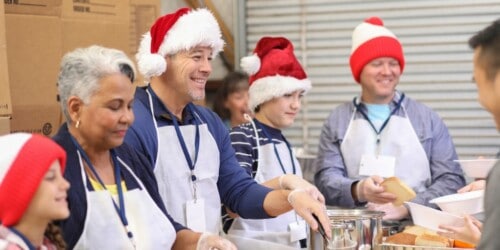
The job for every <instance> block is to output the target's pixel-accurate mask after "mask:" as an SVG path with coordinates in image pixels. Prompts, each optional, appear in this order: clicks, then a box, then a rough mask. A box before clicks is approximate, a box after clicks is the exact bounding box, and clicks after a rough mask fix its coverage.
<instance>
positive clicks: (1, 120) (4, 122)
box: [0, 116, 10, 135]
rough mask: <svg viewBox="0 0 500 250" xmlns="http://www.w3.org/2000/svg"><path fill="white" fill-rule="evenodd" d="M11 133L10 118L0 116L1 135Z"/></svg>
mask: <svg viewBox="0 0 500 250" xmlns="http://www.w3.org/2000/svg"><path fill="white" fill-rule="evenodd" d="M8 133H10V117H9V116H0V135H5V134H8Z"/></svg>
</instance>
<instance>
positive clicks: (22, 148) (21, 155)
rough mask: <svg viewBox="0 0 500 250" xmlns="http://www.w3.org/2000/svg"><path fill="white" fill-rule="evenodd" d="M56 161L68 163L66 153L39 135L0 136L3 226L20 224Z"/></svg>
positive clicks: (0, 214) (63, 164)
mask: <svg viewBox="0 0 500 250" xmlns="http://www.w3.org/2000/svg"><path fill="white" fill-rule="evenodd" d="M55 160H59V163H60V164H61V172H63V171H64V166H65V164H66V152H65V151H64V150H63V149H62V148H61V147H60V146H59V145H58V144H56V143H55V142H54V141H53V140H51V139H50V138H47V137H44V136H42V135H38V134H28V133H14V134H8V135H4V136H0V224H2V225H4V226H7V227H9V226H12V225H15V224H17V222H18V221H19V220H20V219H21V217H22V216H23V214H24V212H25V211H26V209H27V208H28V205H29V204H30V202H31V200H32V198H33V196H34V194H35V192H36V191H37V189H38V187H39V186H40V183H41V181H42V179H43V178H44V176H45V174H46V173H47V171H48V169H49V167H50V166H51V165H52V163H53V162H54V161H55Z"/></svg>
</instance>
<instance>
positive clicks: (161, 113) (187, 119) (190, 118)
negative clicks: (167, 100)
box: [138, 84, 196, 125]
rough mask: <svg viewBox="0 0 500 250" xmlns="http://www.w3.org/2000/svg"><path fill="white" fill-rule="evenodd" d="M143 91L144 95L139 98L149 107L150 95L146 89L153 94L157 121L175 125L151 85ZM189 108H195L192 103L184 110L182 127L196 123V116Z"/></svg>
mask: <svg viewBox="0 0 500 250" xmlns="http://www.w3.org/2000/svg"><path fill="white" fill-rule="evenodd" d="M141 89H143V90H144V93H143V94H141V93H139V95H138V98H139V100H140V101H141V102H143V103H146V104H147V106H149V100H148V99H149V98H148V94H147V93H146V89H147V90H148V91H149V93H151V98H152V103H153V109H154V114H153V115H154V117H155V118H156V120H157V121H158V120H162V121H166V122H168V123H171V124H173V121H172V117H171V116H170V114H169V113H168V111H167V107H166V106H165V104H163V102H162V101H161V100H160V98H159V97H158V95H156V93H155V92H154V90H153V88H151V84H148V86H146V87H141ZM188 106H194V105H193V104H192V103H188V105H186V107H184V110H183V111H182V122H181V121H178V122H179V124H180V125H185V124H194V123H195V122H196V120H195V116H194V114H193V113H191V111H190V109H189V108H187V107H188Z"/></svg>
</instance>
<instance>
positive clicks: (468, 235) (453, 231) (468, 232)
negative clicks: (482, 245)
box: [437, 214, 483, 245]
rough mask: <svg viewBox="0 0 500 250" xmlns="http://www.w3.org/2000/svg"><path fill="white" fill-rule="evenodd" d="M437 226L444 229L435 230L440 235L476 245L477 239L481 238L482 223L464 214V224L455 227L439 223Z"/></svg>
mask: <svg viewBox="0 0 500 250" xmlns="http://www.w3.org/2000/svg"><path fill="white" fill-rule="evenodd" d="M439 228H440V229H443V230H445V231H444V232H440V231H438V232H437V233H438V234H439V235H441V236H444V237H448V238H452V239H457V240H461V241H465V242H468V243H472V244H474V245H477V244H478V243H479V239H480V238H481V231H482V230H483V224H482V223H481V222H480V221H478V220H477V219H476V218H474V217H472V216H470V215H467V214H466V215H464V226H462V227H455V226H449V225H439Z"/></svg>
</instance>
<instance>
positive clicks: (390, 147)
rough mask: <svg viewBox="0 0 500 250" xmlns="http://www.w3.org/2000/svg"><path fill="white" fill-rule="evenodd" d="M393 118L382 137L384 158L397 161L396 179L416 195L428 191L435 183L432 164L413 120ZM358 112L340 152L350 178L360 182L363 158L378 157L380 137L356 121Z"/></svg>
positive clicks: (366, 122) (363, 120)
mask: <svg viewBox="0 0 500 250" xmlns="http://www.w3.org/2000/svg"><path fill="white" fill-rule="evenodd" d="M401 109H402V110H403V111H404V114H405V117H400V116H396V115H392V116H391V118H390V120H389V122H388V123H387V125H386V127H385V128H384V129H383V130H382V132H381V133H380V148H379V150H380V155H386V156H393V157H395V158H396V162H395V169H394V175H395V176H397V177H398V178H400V179H401V180H403V181H404V182H405V183H406V184H408V185H409V186H410V187H411V188H413V190H415V192H417V193H418V192H422V191H424V190H426V189H427V186H428V185H429V184H430V181H431V173H430V166H429V160H428V159H427V156H426V154H425V151H424V149H423V147H422V144H421V143H420V141H419V139H418V136H417V134H416V133H415V131H414V129H413V127H412V125H411V123H410V120H409V119H408V118H407V115H406V110H405V108H404V106H403V105H401ZM355 114H356V109H355V110H354V112H353V114H352V117H351V121H350V124H349V127H348V128H347V131H346V134H345V136H344V140H343V141H342V144H341V145H340V151H341V152H342V156H343V157H344V164H345V167H346V170H347V175H348V177H349V178H359V177H360V176H359V164H360V160H361V156H362V155H363V154H372V155H375V154H376V152H377V143H376V140H377V139H376V138H377V133H376V132H375V131H374V130H373V128H372V127H371V126H370V123H369V122H368V121H367V120H365V119H354V116H355Z"/></svg>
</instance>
